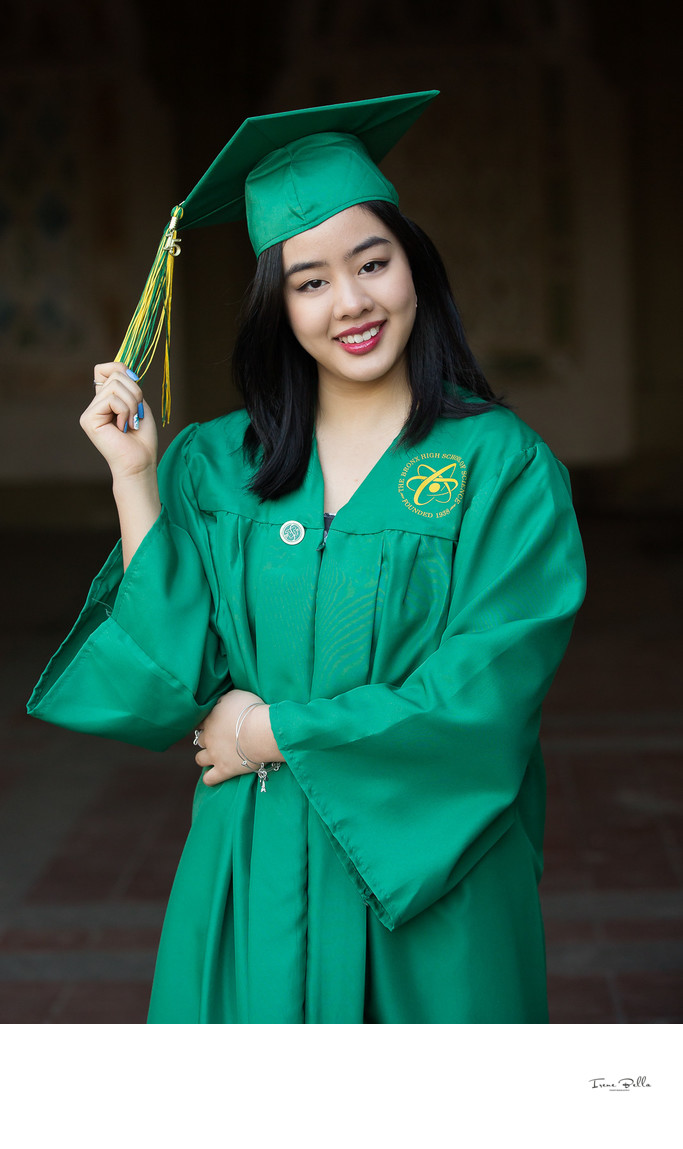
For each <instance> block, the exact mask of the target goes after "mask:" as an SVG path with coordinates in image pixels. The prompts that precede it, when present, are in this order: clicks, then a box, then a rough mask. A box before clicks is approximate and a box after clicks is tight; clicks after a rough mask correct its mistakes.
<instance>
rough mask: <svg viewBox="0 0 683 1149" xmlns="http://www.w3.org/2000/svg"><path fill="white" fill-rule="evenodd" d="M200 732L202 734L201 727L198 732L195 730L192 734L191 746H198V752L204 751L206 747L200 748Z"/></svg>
mask: <svg viewBox="0 0 683 1149" xmlns="http://www.w3.org/2000/svg"><path fill="white" fill-rule="evenodd" d="M201 732H202V727H201V726H200V727H199V730H195V732H194V742H193V743H192V745H193V746H198V747H199V749H200V750H206V746H202V744H201V742H200V741H199V735H200V734H201Z"/></svg>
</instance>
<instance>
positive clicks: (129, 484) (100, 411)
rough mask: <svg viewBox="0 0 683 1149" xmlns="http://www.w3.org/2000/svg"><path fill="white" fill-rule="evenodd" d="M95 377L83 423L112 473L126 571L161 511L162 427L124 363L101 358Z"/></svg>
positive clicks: (87, 433)
mask: <svg viewBox="0 0 683 1149" xmlns="http://www.w3.org/2000/svg"><path fill="white" fill-rule="evenodd" d="M93 378H94V380H95V384H96V386H95V395H94V398H93V400H92V402H91V403H90V405H89V406H88V407H87V408H86V410H85V411H84V412H83V414H82V415H81V427H82V428H83V430H84V431H85V433H86V435H87V436H88V438H89V439H90V440H91V442H92V443H94V445H95V446H96V447H97V450H98V451H99V452H100V454H101V455H102V456H103V457H104V458H105V459H106V461H107V463H108V465H109V469H110V471H111V474H112V484H113V494H114V499H115V502H116V507H117V510H118V515H119V523H120V526H121V544H122V550H123V569H124V570H125V569H126V568H127V566H128V564H129V562H130V560H131V559H132V557H133V555H134V554H135V552H136V550H137V549H138V547H139V545H140V543H141V542H142V540H143V538H144V537H145V535H146V534H147V533H148V531H149V530H150V529H151V527H153V526H154V523H155V522H156V520H157V519H158V517H159V514H160V511H161V500H160V498H159V487H158V484H157V448H158V443H157V429H156V424H155V422H154V416H153V415H152V412H151V410H150V408H149V407H148V406H147V405H146V403H145V401H144V399H143V395H142V391H141V389H140V386H139V384H138V382H137V380H136V379H134V378H133V376H132V373H129V371H128V369H127V368H126V365H125V363H98V364H97V366H96V367H95V373H94V376H93Z"/></svg>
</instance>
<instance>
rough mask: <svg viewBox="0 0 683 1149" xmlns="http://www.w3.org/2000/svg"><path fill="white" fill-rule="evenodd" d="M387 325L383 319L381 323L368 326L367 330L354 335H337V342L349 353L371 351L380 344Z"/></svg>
mask: <svg viewBox="0 0 683 1149" xmlns="http://www.w3.org/2000/svg"><path fill="white" fill-rule="evenodd" d="M385 323H386V319H383V320H382V321H381V323H372V324H368V325H367V327H366V328H364V329H363V330H361V331H356V332H354V333H353V334H348V335H337V336H336V337H335V341H336V342H337V343H341V344H342V346H343V347H344V348H346V350H347V351H366V350H367V351H369V350H370V348H371V347H374V346H375V345H376V344H377V343H378V342H379V338H380V336H381V334H382V330H383V328H384V324H385Z"/></svg>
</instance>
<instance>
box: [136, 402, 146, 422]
mask: <svg viewBox="0 0 683 1149" xmlns="http://www.w3.org/2000/svg"><path fill="white" fill-rule="evenodd" d="M144 417H145V404H144V403H138V418H139V419H144Z"/></svg>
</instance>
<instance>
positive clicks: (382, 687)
mask: <svg viewBox="0 0 683 1149" xmlns="http://www.w3.org/2000/svg"><path fill="white" fill-rule="evenodd" d="M454 564H455V565H454V589H453V595H452V601H451V607H450V614H449V620H448V625H447V628H446V630H445V632H444V635H443V638H442V641H441V643H440V645H439V647H438V648H437V650H436V651H434V653H433V654H431V655H430V656H429V657H428V658H427V659H426V660H425V661H424V663H423V664H422V665H421V666H420V667H418V668H417V670H416V671H415V672H414V673H412V674H410V676H409V677H408V678H406V679H405V681H404V682H402V683H401V684H399V685H387V684H370V685H365V686H360V687H357V688H355V689H353V690H350V691H348V692H347V693H344V694H341V695H339V696H337V697H335V698H331V699H325V698H318V699H314V700H312V701H311V702H308V703H295V702H289V701H283V702H279V703H277V704H275V705H273V706H271V709H270V715H271V722H272V728H273V732H274V735H275V737H276V739H277V742H278V746H279V748H280V751H281V753H282V754H283V755H284V757H285V759H286V761H287V763H288V766H289V768H290V769H291V770H292V772H293V773H294V775H295V776H296V778H297V780H298V782H299V784H300V785H301V787H302V788H303V790H304V792H305V793H306V795H307V796H308V798H309V800H310V802H311V803H312V805H313V806H314V808H315V809H316V811H317V812H318V814H319V815H320V817H321V818H322V821H323V823H324V825H325V827H326V829H327V831H328V834H329V835H330V838H331V840H332V843H333V845H334V847H335V849H336V851H337V853H338V855H339V857H340V859H341V861H342V863H343V864H344V866H345V867H346V869H347V871H348V873H349V875H350V876H351V878H352V880H353V881H354V883H355V884H356V885H357V888H358V889H359V891H360V893H361V896H362V897H363V898H364V899H365V901H366V902H367V903H368V904H369V905H370V906H371V907H372V908H373V910H374V911H375V913H376V914H377V915H378V917H379V919H380V920H381V921H382V922H383V924H384V925H385V926H387V927H388V928H389V929H393V928H394V927H395V926H397V925H400V924H401V923H403V922H405V921H407V920H408V919H410V918H412V917H413V916H414V915H416V914H418V913H420V911H421V910H423V909H425V908H426V907H427V906H429V905H431V904H432V903H433V902H435V901H437V900H438V899H439V898H440V897H442V896H443V895H444V894H446V893H447V892H448V891H449V890H451V889H452V888H453V887H454V886H455V885H456V883H457V882H458V881H459V880H460V879H461V878H462V877H463V876H464V875H465V874H466V873H467V871H468V870H469V869H470V868H471V867H472V866H473V865H474V864H475V863H476V862H477V861H478V860H479V858H480V857H482V855H483V854H484V853H485V852H486V850H487V849H489V848H490V847H491V846H492V845H493V844H494V842H495V841H497V840H498V839H499V838H500V837H501V835H502V834H503V833H504V832H505V831H506V830H507V829H508V827H509V826H510V825H511V824H512V821H513V820H514V818H515V816H516V806H517V805H518V800H519V795H520V788H521V787H522V785H523V781H524V776H525V773H526V771H527V769H528V768H529V769H530V770H533V769H538V767H539V754H538V741H537V740H538V733H539V725H540V711H541V704H542V701H543V699H544V696H545V694H546V692H547V690H548V688H549V686H550V683H551V681H552V679H553V676H554V674H555V671H556V669H557V667H558V664H559V662H560V659H561V658H562V655H563V653H564V650H565V647H566V644H567V642H568V639H569V635H570V631H571V626H572V622H573V618H574V615H575V613H576V611H577V610H578V608H579V606H580V604H581V601H582V599H583V595H584V590H585V565H584V559H583V550H582V546H581V540H580V537H579V533H578V528H577V525H576V519H575V516H574V511H573V508H572V504H571V496H570V492H569V481H568V477H567V473H566V471H565V469H564V468H563V467H562V465H561V464H559V463H558V462H557V460H556V459H555V458H554V456H553V455H552V454H551V452H550V451H549V449H548V448H547V447H546V446H545V445H544V444H542V443H541V444H537V445H536V446H534V447H532V448H529V449H527V450H524V451H522V452H520V453H518V454H515V455H513V456H512V457H511V458H509V459H507V460H506V461H505V462H504V464H503V465H502V468H501V470H500V472H499V473H497V474H496V475H495V476H493V477H492V478H491V479H490V480H488V481H487V482H486V483H485V484H484V485H483V486H482V488H481V489H480V490H479V491H478V492H477V494H476V495H475V497H474V498H473V500H472V503H471V505H470V507H469V509H468V510H467V511H466V513H465V515H464V517H463V523H462V527H461V532H460V537H459V540H458V544H457V549H456V554H455V560H454ZM396 619H397V625H399V626H400V604H396ZM526 801H527V800H526V799H524V800H523V801H522V802H520V803H519V804H521V805H525V804H526ZM532 801H533V800H532ZM528 813H529V811H528V810H525V814H527V815H528ZM532 815H534V816H536V817H540V820H541V833H542V817H543V812H542V806H541V809H540V811H539V810H536V811H532Z"/></svg>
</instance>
